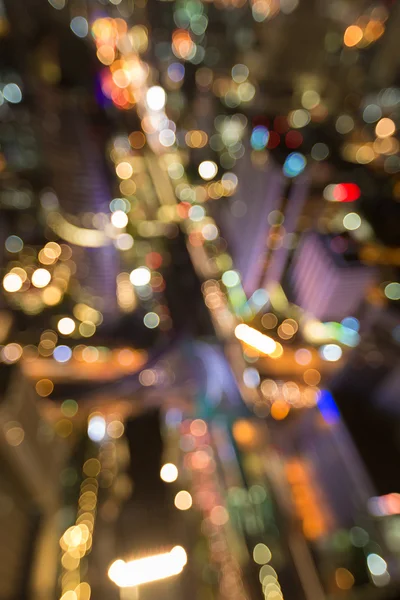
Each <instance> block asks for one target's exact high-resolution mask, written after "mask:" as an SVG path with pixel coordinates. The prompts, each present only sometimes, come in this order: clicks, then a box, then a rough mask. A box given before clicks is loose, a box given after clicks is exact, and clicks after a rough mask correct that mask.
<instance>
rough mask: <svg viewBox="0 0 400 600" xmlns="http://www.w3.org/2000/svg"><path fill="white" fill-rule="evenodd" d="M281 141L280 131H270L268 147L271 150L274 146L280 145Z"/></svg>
mask: <svg viewBox="0 0 400 600" xmlns="http://www.w3.org/2000/svg"><path fill="white" fill-rule="evenodd" d="M280 141H281V136H280V135H279V133H276V131H270V132H269V138H268V144H267V148H269V149H270V150H271V149H272V148H276V147H277V146H278V145H279V143H280Z"/></svg>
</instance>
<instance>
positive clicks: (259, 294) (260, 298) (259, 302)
mask: <svg viewBox="0 0 400 600" xmlns="http://www.w3.org/2000/svg"><path fill="white" fill-rule="evenodd" d="M268 300H269V296H268V292H267V291H266V290H263V289H261V288H260V289H259V290H256V291H255V292H254V294H253V295H252V297H251V301H252V302H253V304H255V305H256V306H264V304H266V303H267V302H268Z"/></svg>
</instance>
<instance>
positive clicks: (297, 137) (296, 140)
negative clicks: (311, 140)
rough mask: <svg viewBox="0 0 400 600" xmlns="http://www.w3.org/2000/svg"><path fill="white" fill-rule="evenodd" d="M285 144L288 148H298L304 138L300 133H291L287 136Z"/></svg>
mask: <svg viewBox="0 0 400 600" xmlns="http://www.w3.org/2000/svg"><path fill="white" fill-rule="evenodd" d="M285 142H286V146H287V147H288V148H298V147H299V146H301V144H302V143H303V136H302V135H301V133H300V131H289V133H287V134H286V137H285Z"/></svg>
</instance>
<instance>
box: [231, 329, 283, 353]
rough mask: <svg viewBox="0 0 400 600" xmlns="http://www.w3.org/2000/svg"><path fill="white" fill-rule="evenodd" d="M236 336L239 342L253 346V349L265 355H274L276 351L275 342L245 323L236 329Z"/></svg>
mask: <svg viewBox="0 0 400 600" xmlns="http://www.w3.org/2000/svg"><path fill="white" fill-rule="evenodd" d="M235 336H236V337H237V339H238V340H240V341H242V342H244V343H245V344H248V345H249V346H252V348H255V349H256V350H258V351H259V352H262V353H263V354H272V352H274V351H275V350H276V342H275V340H273V339H272V338H270V337H269V336H268V335H265V334H263V333H261V332H260V331H257V329H253V327H249V326H248V325H245V324H244V323H242V324H241V325H238V326H237V327H236V329H235Z"/></svg>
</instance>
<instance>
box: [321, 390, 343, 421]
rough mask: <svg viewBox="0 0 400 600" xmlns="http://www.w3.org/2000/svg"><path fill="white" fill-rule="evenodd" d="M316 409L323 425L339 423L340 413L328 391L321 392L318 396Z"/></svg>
mask: <svg viewBox="0 0 400 600" xmlns="http://www.w3.org/2000/svg"><path fill="white" fill-rule="evenodd" d="M317 407H318V409H319V412H320V413H321V415H322V418H323V419H324V421H325V423H328V425H334V424H335V423H338V422H339V421H340V412H339V409H338V407H337V405H336V402H335V400H334V399H333V396H332V394H331V393H330V391H329V390H321V391H320V392H319V394H318V399H317Z"/></svg>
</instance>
